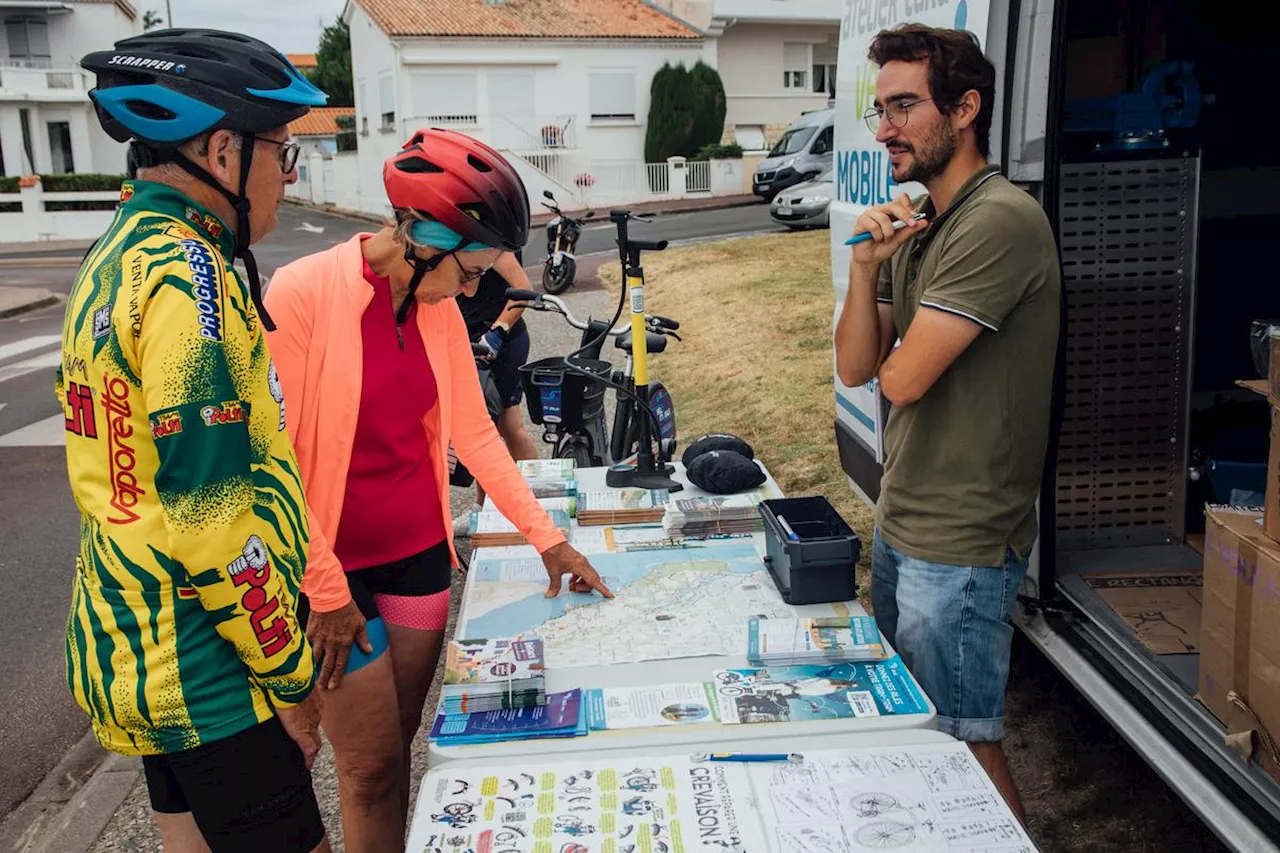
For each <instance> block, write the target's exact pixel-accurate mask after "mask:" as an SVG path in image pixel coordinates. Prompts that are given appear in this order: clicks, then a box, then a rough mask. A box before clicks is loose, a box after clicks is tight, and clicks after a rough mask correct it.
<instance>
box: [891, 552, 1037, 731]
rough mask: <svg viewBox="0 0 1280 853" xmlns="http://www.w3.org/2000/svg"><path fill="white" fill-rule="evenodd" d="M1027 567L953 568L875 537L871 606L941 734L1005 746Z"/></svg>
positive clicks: (1018, 562)
mask: <svg viewBox="0 0 1280 853" xmlns="http://www.w3.org/2000/svg"><path fill="white" fill-rule="evenodd" d="M1026 573H1027V561H1026V560H1025V559H1019V558H1018V557H1017V556H1015V555H1014V554H1013V552H1012V551H1010V552H1009V554H1008V556H1007V557H1006V559H1005V564H1004V567H1003V568H999V569H998V568H993V567H990V566H949V565H944V564H942V563H930V562H928V561H926V560H918V559H916V558H914V557H908V556H907V555H905V554H902V553H900V552H898V551H896V550H894V549H893V548H891V547H890V546H889V545H888V544H886V543H885V541H884V540H883V539H881V538H880V531H879V530H877V531H876V534H875V542H874V550H873V552H872V557H871V606H872V607H873V608H875V617H876V624H877V625H878V626H879V628H880V633H881V634H882V635H883V636H884V638H885V639H887V640H888V641H889V643H890V644H892V645H893V647H894V649H896V650H897V652H898V654H899V655H901V656H902V660H903V662H904V663H905V664H906V665H907V668H908V669H910V670H911V673H912V674H913V675H914V676H915V677H916V680H917V681H919V682H920V686H921V687H922V688H924V692H925V693H926V694H927V695H928V696H929V698H930V699H931V700H933V704H934V706H935V707H936V708H937V709H938V728H939V729H940V730H941V731H943V732H945V733H947V734H949V735H951V736H952V737H954V738H957V739H959V740H963V741H968V742H971V743H984V742H995V741H1000V740H1003V739H1004V689H1005V684H1006V682H1007V681H1008V680H1009V649H1010V646H1011V644H1012V643H1013V625H1012V623H1011V622H1010V619H1011V618H1012V616H1013V606H1014V603H1015V602H1016V601H1017V598H1018V587H1019V586H1020V585H1021V583H1022V578H1023V576H1025V575H1026Z"/></svg>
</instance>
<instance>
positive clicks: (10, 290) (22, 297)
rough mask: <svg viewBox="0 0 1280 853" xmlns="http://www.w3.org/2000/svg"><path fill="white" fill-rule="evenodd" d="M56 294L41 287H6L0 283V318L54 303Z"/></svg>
mask: <svg viewBox="0 0 1280 853" xmlns="http://www.w3.org/2000/svg"><path fill="white" fill-rule="evenodd" d="M57 301H58V295H57V294H56V293H54V292H53V291H51V290H45V289H44V288H42V287H6V286H4V285H0V319H4V318H5V317H13V316H15V315H17V314H25V313H26V312H28V311H35V310H36V309H37V308H44V307H46V306H49V305H54V304H56V303H57Z"/></svg>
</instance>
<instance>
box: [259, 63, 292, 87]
mask: <svg viewBox="0 0 1280 853" xmlns="http://www.w3.org/2000/svg"><path fill="white" fill-rule="evenodd" d="M249 64H250V65H252V66H253V68H254V70H255V71H257V72H258V73H259V74H261V75H263V76H264V77H266V78H268V79H270V80H274V81H275V82H276V84H277V85H278V86H282V87H283V86H288V85H289V78H288V77H286V76H285V74H284V72H282V71H281V70H280V69H279V68H276V67H274V66H271V65H268V64H267V63H265V62H259V61H258V60H256V59H251V60H249Z"/></svg>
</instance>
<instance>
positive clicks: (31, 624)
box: [0, 205, 776, 816]
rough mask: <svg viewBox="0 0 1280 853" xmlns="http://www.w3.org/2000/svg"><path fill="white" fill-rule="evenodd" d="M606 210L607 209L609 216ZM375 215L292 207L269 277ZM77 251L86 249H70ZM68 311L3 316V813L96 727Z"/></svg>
mask: <svg viewBox="0 0 1280 853" xmlns="http://www.w3.org/2000/svg"><path fill="white" fill-rule="evenodd" d="M606 215H607V214H606ZM375 227H376V226H375V225H374V224H373V223H369V222H361V221H357V220H351V219H345V218H340V217H336V216H331V215H327V214H323V213H317V212H315V211H311V210H305V209H300V208H295V207H288V206H286V207H285V208H283V209H282V210H281V223H280V227H279V228H278V229H277V231H276V232H275V233H274V234H272V235H271V236H270V237H269V238H267V240H265V241H263V243H262V244H260V246H258V247H257V248H256V250H255V255H256V257H257V258H258V263H259V267H260V269H261V270H262V272H263V274H264V275H265V276H270V275H271V274H272V273H273V272H274V271H275V269H276V268H278V267H279V266H281V265H283V264H285V263H287V262H288V261H290V260H293V259H295V258H298V257H301V256H303V255H306V254H310V253H313V252H317V251H322V250H324V249H327V248H329V247H330V246H332V245H334V244H335V243H339V242H342V241H344V240H346V239H348V238H349V237H350V236H351V235H353V234H355V233H357V232H360V231H368V230H373V229H374V228H375ZM762 230H776V228H775V227H774V226H773V225H772V223H771V222H770V220H769V215H768V208H767V206H765V205H758V206H752V207H745V208H733V209H728V210H720V211H701V212H690V213H679V214H668V215H664V216H659V217H657V219H656V220H655V221H654V222H653V223H650V224H643V225H639V224H637V225H634V226H633V232H632V233H633V235H634V236H636V237H639V238H642V239H650V240H658V239H667V240H671V241H673V242H675V241H678V242H689V241H700V240H706V239H713V238H716V237H724V236H731V235H738V234H745V233H753V232H759V231H762ZM531 237H532V239H531V241H530V244H531V249H530V250H529V251H527V252H526V254H525V262H526V264H527V265H528V266H529V267H531V269H530V270H529V272H530V277H531V279H533V280H534V282H535V283H536V282H537V280H538V271H537V269H536V267H537V266H538V265H540V264H541V262H542V259H543V257H545V237H544V232H543V230H542V229H541V228H538V229H535V230H534V232H533V234H532V235H531ZM614 239H615V234H614V230H613V227H612V226H611V225H609V224H608V223H607V222H603V223H599V224H595V225H589V226H588V227H587V229H586V230H585V231H584V233H583V236H582V240H581V242H580V243H579V246H578V251H579V254H580V255H582V256H584V257H583V263H582V265H581V269H582V274H581V275H580V276H579V284H578V285H577V286H576V289H578V290H595V289H598V288H599V284H598V282H595V281H594V280H593V279H594V270H595V269H596V268H598V266H599V264H600V263H601V262H604V261H608V260H609V258H610V254H609V253H612V252H615V251H616V248H615V244H614ZM66 254H69V255H74V256H79V255H81V254H83V253H82V252H73V253H66ZM74 277H75V269H74V268H72V267H47V266H45V267H41V266H29V267H26V266H16V265H12V264H11V265H8V266H5V267H3V268H0V285H10V286H26V287H42V288H45V289H48V290H52V291H54V292H55V293H60V294H64V295H65V294H67V293H69V292H70V289H71V285H72V282H73V280H74ZM62 314H63V309H62V307H61V306H58V305H55V306H52V307H49V308H45V309H42V310H39V311H36V312H33V313H30V314H24V315H21V316H18V317H12V318H9V319H4V320H0V471H2V472H3V480H0V482H3V486H2V487H0V530H2V531H3V533H2V535H0V577H2V578H3V579H4V581H5V585H6V589H7V594H6V595H4V596H0V647H2V648H4V649H6V653H5V656H4V661H5V665H4V667H3V669H0V816H3V815H5V814H7V813H8V812H9V811H10V810H12V809H13V808H14V807H15V806H16V805H17V804H18V803H20V802H21V801H22V800H23V799H24V798H25V797H26V796H27V795H28V794H29V793H30V792H31V791H32V790H33V789H34V788H35V786H36V785H37V784H38V783H39V781H40V780H41V779H42V778H44V776H45V774H46V773H48V771H49V770H50V769H51V768H52V767H53V766H54V765H55V764H56V763H57V762H58V760H59V759H60V758H61V757H62V755H63V754H64V753H65V752H66V750H67V749H68V748H69V747H70V746H71V745H72V744H73V743H75V742H76V741H77V740H78V739H79V738H80V737H81V736H82V735H83V734H84V733H85V731H87V729H88V723H87V720H86V718H85V716H84V715H83V714H82V713H81V712H80V710H79V708H77V707H76V706H75V703H74V702H73V701H72V699H71V695H70V693H69V692H68V690H67V686H66V679H65V664H64V659H63V651H62V642H63V633H64V629H65V625H66V617H67V608H68V604H69V600H70V578H71V571H72V567H73V566H74V563H75V554H76V542H77V537H78V515H77V512H76V508H75V504H74V502H73V501H72V498H71V492H70V489H69V487H68V485H67V479H66V465H65V456H64V450H63V440H62V435H63V424H62V411H61V407H60V406H59V404H58V403H57V402H56V401H55V399H54V396H53V375H54V367H55V365H56V364H57V360H58V352H59V334H60V332H61V325H62Z"/></svg>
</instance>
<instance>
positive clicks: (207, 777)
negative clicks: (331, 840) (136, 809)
mask: <svg viewBox="0 0 1280 853" xmlns="http://www.w3.org/2000/svg"><path fill="white" fill-rule="evenodd" d="M142 768H143V772H144V774H145V775H146V779H147V791H148V792H149V793H150V795H151V808H153V809H154V810H155V811H157V812H159V813H160V814H183V813H185V812H191V816H192V817H193V818H195V822H196V826H198V827H199V828H200V832H201V834H202V835H204V839H205V841H206V842H208V844H209V849H211V850H212V851H213V853H243V851H247V850H272V851H280V853H294V851H297V853H311V851H312V850H314V849H315V848H316V847H318V846H319V844H320V842H321V841H323V840H324V822H323V821H322V820H321V819H320V806H319V805H318V804H317V803H316V795H315V791H314V790H313V789H312V787H311V771H309V770H308V769H307V766H306V762H305V761H304V760H303V757H302V750H301V749H300V748H299V747H298V745H297V744H296V743H294V741H293V738H291V737H289V735H288V734H287V733H286V732H285V730H284V726H283V725H282V724H281V722H280V720H279V718H277V717H272V718H271V719H270V720H268V721H267V722H265V723H259V724H258V725H256V726H253V727H252V728H248V729H245V730H244V731H242V732H238V733H236V734H234V735H231V736H230V737H226V738H223V739H221V740H215V741H213V742H212V743H206V744H202V745H200V746H197V747H195V748H194V749H188V750H185V751H183V752H174V753H169V754H167V755H147V756H144V757H143V759H142Z"/></svg>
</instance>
